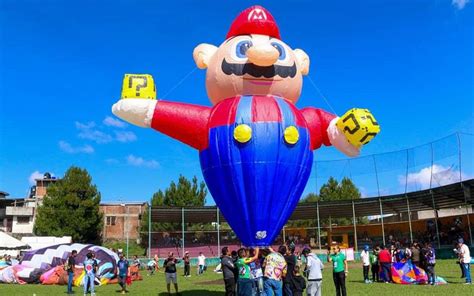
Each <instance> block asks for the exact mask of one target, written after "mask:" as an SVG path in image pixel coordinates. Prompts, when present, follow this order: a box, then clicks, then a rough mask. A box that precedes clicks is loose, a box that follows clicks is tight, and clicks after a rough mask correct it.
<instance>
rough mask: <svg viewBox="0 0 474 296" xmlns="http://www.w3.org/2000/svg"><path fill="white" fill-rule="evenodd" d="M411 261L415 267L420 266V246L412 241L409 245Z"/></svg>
mask: <svg viewBox="0 0 474 296" xmlns="http://www.w3.org/2000/svg"><path fill="white" fill-rule="evenodd" d="M411 262H412V263H413V265H415V266H416V267H420V247H419V246H418V243H417V242H414V243H413V245H412V247H411Z"/></svg>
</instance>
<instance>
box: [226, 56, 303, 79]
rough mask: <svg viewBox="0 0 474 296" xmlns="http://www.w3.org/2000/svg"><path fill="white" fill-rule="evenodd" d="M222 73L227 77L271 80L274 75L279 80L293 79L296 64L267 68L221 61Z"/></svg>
mask: <svg viewBox="0 0 474 296" xmlns="http://www.w3.org/2000/svg"><path fill="white" fill-rule="evenodd" d="M221 68H222V71H223V72H224V73H225V74H227V75H231V74H234V75H237V76H242V75H244V74H249V75H252V76H253V77H262V76H263V77H265V78H272V77H275V76H276V75H278V76H280V77H281V78H287V77H290V78H293V77H295V76H296V64H295V63H294V62H293V66H280V65H272V66H268V67H262V66H257V65H254V64H248V63H247V64H232V63H228V62H227V61H226V60H225V59H223V60H222V65H221Z"/></svg>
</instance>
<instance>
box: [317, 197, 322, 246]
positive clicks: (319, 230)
mask: <svg viewBox="0 0 474 296" xmlns="http://www.w3.org/2000/svg"><path fill="white" fill-rule="evenodd" d="M316 214H317V219H318V244H319V251H321V250H322V248H321V224H320V223H321V222H320V220H319V201H318V202H316Z"/></svg>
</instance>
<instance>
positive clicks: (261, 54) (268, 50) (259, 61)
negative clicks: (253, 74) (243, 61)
mask: <svg viewBox="0 0 474 296" xmlns="http://www.w3.org/2000/svg"><path fill="white" fill-rule="evenodd" d="M279 56H280V52H278V50H277V49H276V48H275V47H273V46H271V45H270V44H268V43H267V44H260V45H254V46H251V47H250V48H249V49H248V50H247V58H248V59H249V61H250V62H251V63H252V64H254V65H257V66H262V67H267V66H271V65H273V64H275V63H276V61H277V60H278V57H279Z"/></svg>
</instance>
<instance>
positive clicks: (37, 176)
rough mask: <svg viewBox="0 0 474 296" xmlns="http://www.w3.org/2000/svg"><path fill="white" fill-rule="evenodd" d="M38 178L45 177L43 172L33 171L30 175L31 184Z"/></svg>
mask: <svg viewBox="0 0 474 296" xmlns="http://www.w3.org/2000/svg"><path fill="white" fill-rule="evenodd" d="M36 179H43V174H42V173H40V172H39V171H34V172H32V173H31V175H30V176H29V177H28V182H29V183H30V185H35V184H36V181H35V180H36Z"/></svg>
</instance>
